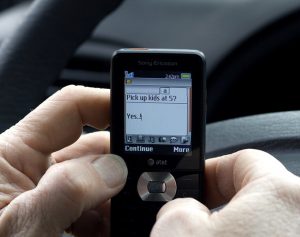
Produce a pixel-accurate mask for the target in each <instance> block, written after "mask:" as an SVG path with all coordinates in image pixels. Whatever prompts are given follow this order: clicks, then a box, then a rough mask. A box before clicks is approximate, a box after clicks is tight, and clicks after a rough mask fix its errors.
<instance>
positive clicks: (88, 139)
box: [51, 131, 110, 162]
mask: <svg viewBox="0 0 300 237" xmlns="http://www.w3.org/2000/svg"><path fill="white" fill-rule="evenodd" d="M109 138H110V136H109V132H104V131H101V132H94V133H89V134H85V135H82V136H81V137H80V138H79V139H78V140H77V141H76V142H75V143H73V144H72V145H70V146H68V147H65V148H63V149H61V150H59V151H57V152H54V153H52V155H51V157H52V159H53V160H54V162H62V161H65V160H70V159H74V158H78V157H82V156H86V155H97V154H107V153H109V150H110V147H109Z"/></svg>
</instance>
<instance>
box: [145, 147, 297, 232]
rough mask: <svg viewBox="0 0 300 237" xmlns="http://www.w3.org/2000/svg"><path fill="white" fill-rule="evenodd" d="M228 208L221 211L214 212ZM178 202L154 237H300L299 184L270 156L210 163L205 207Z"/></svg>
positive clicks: (164, 212) (249, 154) (241, 155)
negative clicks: (212, 209)
mask: <svg viewBox="0 0 300 237" xmlns="http://www.w3.org/2000/svg"><path fill="white" fill-rule="evenodd" d="M227 202H229V203H228V204H227V205H226V206H225V207H224V208H223V209H221V210H219V211H216V212H211V211H210V210H209V209H208V207H209V208H215V207H218V206H220V205H222V204H225V203H227ZM205 204H206V205H207V206H205V205H203V204H201V203H200V202H198V201H196V200H194V199H177V200H174V201H171V202H169V203H167V204H166V205H165V206H163V207H162V209H161V210H160V211H159V213H158V215H157V221H156V224H155V225H154V227H153V230H152V233H151V237H166V236H172V237H181V236H182V237H183V236H184V237H187V236H205V237H206V236H209V237H213V236H222V237H228V236H230V237H238V236H239V237H240V236H255V237H260V236H285V237H287V236H291V237H294V236H299V233H300V215H299V213H300V205H299V204H300V179H299V178H298V177H297V176H295V175H293V174H292V173H290V172H289V171H287V170H286V169H285V168H284V166H283V165H282V164H281V163H280V162H279V161H277V160H276V159H275V158H273V157H272V156H271V155H269V154H267V153H264V152H261V151H257V150H244V151H239V152H237V153H234V154H231V155H227V156H224V157H219V158H215V159H211V160H207V162H206V202H205Z"/></svg>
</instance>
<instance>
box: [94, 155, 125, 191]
mask: <svg viewBox="0 0 300 237" xmlns="http://www.w3.org/2000/svg"><path fill="white" fill-rule="evenodd" d="M92 164H93V166H94V167H95V169H96V170H97V171H98V173H99V174H100V176H101V178H102V180H103V181H104V182H105V184H106V185H107V187H109V188H115V187H118V186H120V185H122V184H124V183H125V182H126V179H127V174H128V171H127V167H126V164H125V162H124V160H123V159H122V158H121V157H119V156H117V155H112V154H108V155H103V156H101V157H100V158H99V159H97V160H95V161H93V163H92Z"/></svg>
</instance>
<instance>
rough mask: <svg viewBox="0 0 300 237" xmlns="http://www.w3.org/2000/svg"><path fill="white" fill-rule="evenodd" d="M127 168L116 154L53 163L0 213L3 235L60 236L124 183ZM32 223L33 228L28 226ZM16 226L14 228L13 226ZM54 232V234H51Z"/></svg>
mask: <svg viewBox="0 0 300 237" xmlns="http://www.w3.org/2000/svg"><path fill="white" fill-rule="evenodd" d="M126 177H127V169H126V166H125V163H124V161H123V160H122V159H121V158H119V157H117V156H114V155H104V156H103V157H100V158H99V157H98V156H89V157H83V158H79V159H73V160H68V161H65V162H61V163H58V164H55V165H53V166H52V167H50V168H49V170H48V171H47V173H46V174H45V175H44V176H43V178H42V179H41V180H40V182H39V184H38V186H37V187H36V188H35V189H33V190H31V191H28V192H26V193H23V194H22V195H20V196H19V197H17V198H16V199H14V200H13V201H12V202H11V204H10V205H9V206H7V208H6V209H5V211H4V212H3V213H2V216H1V217H0V218H1V219H0V233H3V234H4V236H14V234H15V233H11V232H9V230H12V229H13V231H14V232H16V233H24V235H22V236H25V237H27V236H39V234H42V233H49V236H58V234H60V233H61V232H62V231H64V230H65V229H66V228H68V227H69V226H71V224H72V223H74V222H75V221H76V220H77V219H78V218H79V217H80V216H81V215H82V214H83V213H84V212H86V211H88V210H90V209H93V208H95V207H97V206H98V205H100V204H101V203H105V202H106V201H107V200H109V199H110V198H111V197H112V196H114V195H116V194H117V193H118V192H119V191H120V189H121V188H122V187H123V186H124V183H125V180H126ZM28 226H30V228H28ZM12 227H13V228H12ZM51 234H52V235H51Z"/></svg>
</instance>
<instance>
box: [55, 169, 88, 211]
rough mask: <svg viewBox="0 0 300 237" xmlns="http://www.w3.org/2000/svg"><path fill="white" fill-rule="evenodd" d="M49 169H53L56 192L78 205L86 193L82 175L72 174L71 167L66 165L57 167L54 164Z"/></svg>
mask: <svg viewBox="0 0 300 237" xmlns="http://www.w3.org/2000/svg"><path fill="white" fill-rule="evenodd" d="M51 168H52V169H53V170H54V169H55V174H54V177H55V179H57V182H55V183H56V184H57V187H58V189H59V190H58V192H59V193H60V194H61V195H62V196H63V198H65V199H67V200H68V201H71V203H74V204H75V205H78V204H80V203H81V202H82V200H84V198H85V196H86V193H87V191H88V190H87V184H86V182H85V178H84V177H83V175H82V174H78V173H76V174H74V172H73V171H72V167H70V166H67V165H64V166H59V165H57V164H55V165H53V166H52V167H51Z"/></svg>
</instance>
